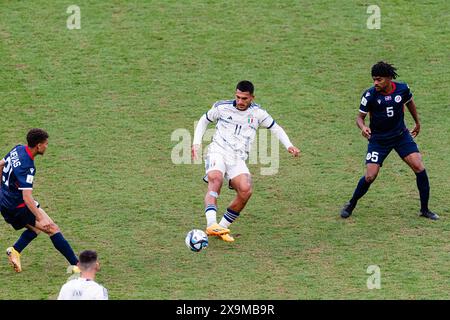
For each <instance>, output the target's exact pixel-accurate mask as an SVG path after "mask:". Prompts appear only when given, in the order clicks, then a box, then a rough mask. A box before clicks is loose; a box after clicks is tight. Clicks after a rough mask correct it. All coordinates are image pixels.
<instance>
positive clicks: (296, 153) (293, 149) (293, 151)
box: [288, 146, 300, 157]
mask: <svg viewBox="0 0 450 320" xmlns="http://www.w3.org/2000/svg"><path fill="white" fill-rule="evenodd" d="M288 152H289V153H290V154H292V155H293V156H294V157H298V156H299V155H300V150H299V149H298V148H296V147H294V146H291V147H289V148H288Z"/></svg>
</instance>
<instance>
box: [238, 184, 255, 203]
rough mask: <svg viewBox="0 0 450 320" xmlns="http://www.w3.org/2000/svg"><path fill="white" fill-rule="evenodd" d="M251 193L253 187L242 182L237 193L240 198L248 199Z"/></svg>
mask: <svg viewBox="0 0 450 320" xmlns="http://www.w3.org/2000/svg"><path fill="white" fill-rule="evenodd" d="M252 194H253V188H252V186H251V185H250V184H244V185H242V186H241V187H240V188H239V195H240V197H241V198H243V199H245V200H248V199H250V197H251V196H252Z"/></svg>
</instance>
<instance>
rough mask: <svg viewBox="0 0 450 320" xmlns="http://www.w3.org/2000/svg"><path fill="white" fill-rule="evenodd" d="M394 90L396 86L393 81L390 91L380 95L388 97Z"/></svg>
mask: <svg viewBox="0 0 450 320" xmlns="http://www.w3.org/2000/svg"><path fill="white" fill-rule="evenodd" d="M395 89H397V85H396V84H395V82H394V81H392V90H391V91H389V92H388V93H381V92H380V93H381V94H382V95H383V96H388V95H390V94H393V93H394V91H395Z"/></svg>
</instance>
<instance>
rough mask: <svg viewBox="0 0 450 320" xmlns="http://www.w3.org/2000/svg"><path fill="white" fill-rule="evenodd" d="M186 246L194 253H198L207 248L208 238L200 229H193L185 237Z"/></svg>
mask: <svg viewBox="0 0 450 320" xmlns="http://www.w3.org/2000/svg"><path fill="white" fill-rule="evenodd" d="M185 242H186V246H187V247H188V248H189V249H191V250H192V251H194V252H200V251H201V250H202V249H204V248H206V247H207V246H208V236H207V235H206V233H205V232H204V231H202V230H200V229H193V230H191V231H189V232H188V234H187V235H186V241H185Z"/></svg>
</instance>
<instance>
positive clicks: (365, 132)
mask: <svg viewBox="0 0 450 320" xmlns="http://www.w3.org/2000/svg"><path fill="white" fill-rule="evenodd" d="M361 134H362V136H363V137H364V138H366V139H370V136H371V135H372V130H370V128H369V127H363V128H362V130H361Z"/></svg>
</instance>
